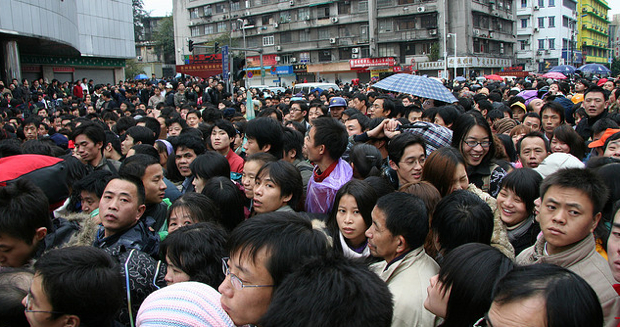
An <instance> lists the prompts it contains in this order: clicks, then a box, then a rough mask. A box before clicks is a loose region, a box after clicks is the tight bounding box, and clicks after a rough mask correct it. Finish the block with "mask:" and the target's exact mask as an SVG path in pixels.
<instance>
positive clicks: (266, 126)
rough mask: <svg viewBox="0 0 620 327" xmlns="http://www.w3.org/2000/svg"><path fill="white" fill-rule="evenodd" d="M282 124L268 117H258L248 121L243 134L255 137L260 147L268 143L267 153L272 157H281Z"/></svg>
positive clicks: (251, 137) (250, 137)
mask: <svg viewBox="0 0 620 327" xmlns="http://www.w3.org/2000/svg"><path fill="white" fill-rule="evenodd" d="M282 134H284V132H283V131H282V125H281V124H280V123H279V122H278V121H276V120H274V119H271V118H269V117H259V118H256V119H252V120H250V121H249V122H248V124H247V126H246V128H245V136H246V138H248V139H255V140H256V143H257V144H258V147H259V148H260V149H262V148H264V147H265V146H266V145H270V146H271V147H270V149H269V151H268V152H269V153H271V154H272V155H273V156H274V157H276V158H278V159H280V158H282V147H283V144H282V143H283V142H282Z"/></svg>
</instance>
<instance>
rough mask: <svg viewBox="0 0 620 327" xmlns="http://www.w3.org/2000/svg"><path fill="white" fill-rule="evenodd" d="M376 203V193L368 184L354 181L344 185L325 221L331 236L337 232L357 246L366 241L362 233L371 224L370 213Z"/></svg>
mask: <svg viewBox="0 0 620 327" xmlns="http://www.w3.org/2000/svg"><path fill="white" fill-rule="evenodd" d="M376 202H377V193H376V192H375V190H374V189H373V188H372V187H371V186H370V185H369V184H368V183H366V182H364V181H360V180H356V179H354V180H351V181H349V182H348V183H346V184H344V185H343V186H342V187H341V188H340V190H338V193H336V198H335V199H334V206H333V209H332V212H331V213H330V215H329V219H328V221H327V225H328V228H329V229H330V231H331V232H332V235H337V231H339V232H341V233H342V235H343V236H344V238H345V239H346V241H347V243H349V244H350V245H353V246H359V245H360V243H363V242H364V241H365V240H366V236H365V235H364V232H366V230H367V229H368V227H370V225H371V224H372V216H371V212H372V209H373V208H374V206H375V204H376ZM336 243H339V242H337V241H336V242H334V244H336Z"/></svg>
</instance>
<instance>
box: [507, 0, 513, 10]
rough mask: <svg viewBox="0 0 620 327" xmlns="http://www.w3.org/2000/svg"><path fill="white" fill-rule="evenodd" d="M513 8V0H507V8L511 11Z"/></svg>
mask: <svg viewBox="0 0 620 327" xmlns="http://www.w3.org/2000/svg"><path fill="white" fill-rule="evenodd" d="M511 8H512V0H506V10H507V11H510V9H511Z"/></svg>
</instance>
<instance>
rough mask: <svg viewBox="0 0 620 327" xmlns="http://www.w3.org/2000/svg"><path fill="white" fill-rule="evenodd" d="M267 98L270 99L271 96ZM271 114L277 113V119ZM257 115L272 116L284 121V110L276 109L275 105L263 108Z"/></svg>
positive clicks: (278, 120) (279, 121) (277, 120)
mask: <svg viewBox="0 0 620 327" xmlns="http://www.w3.org/2000/svg"><path fill="white" fill-rule="evenodd" d="M267 99H269V98H267ZM267 99H265V100H267ZM271 114H276V117H277V119H273V118H272V117H271ZM257 117H258V118H272V119H273V120H275V121H276V122H278V123H281V122H282V112H281V111H280V110H278V109H276V108H275V107H267V108H264V109H263V110H261V111H260V112H259V113H258V115H257Z"/></svg>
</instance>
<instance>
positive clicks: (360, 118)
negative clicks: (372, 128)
mask: <svg viewBox="0 0 620 327" xmlns="http://www.w3.org/2000/svg"><path fill="white" fill-rule="evenodd" d="M353 110H355V109H353ZM349 120H357V123H358V124H360V127H361V128H362V131H365V130H366V129H368V125H370V118H368V117H367V116H364V115H363V114H362V113H360V112H359V111H357V112H356V113H355V114H352V115H350V116H349V119H347V121H349Z"/></svg>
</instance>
